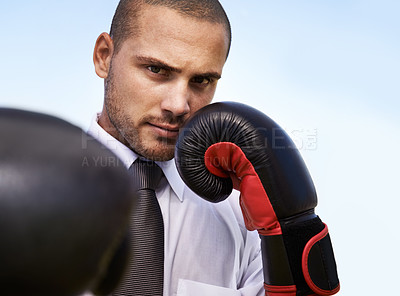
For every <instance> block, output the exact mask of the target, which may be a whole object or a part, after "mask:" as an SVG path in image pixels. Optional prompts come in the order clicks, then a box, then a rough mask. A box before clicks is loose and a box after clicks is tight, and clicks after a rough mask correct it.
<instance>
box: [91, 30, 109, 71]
mask: <svg viewBox="0 0 400 296" xmlns="http://www.w3.org/2000/svg"><path fill="white" fill-rule="evenodd" d="M113 53H114V42H113V41H112V39H111V36H110V35H109V34H107V33H102V34H100V36H99V37H98V38H97V40H96V45H95V47H94V52H93V63H94V68H95V71H96V74H97V75H98V76H99V77H101V78H107V76H108V71H109V69H110V63H111V57H112V55H113Z"/></svg>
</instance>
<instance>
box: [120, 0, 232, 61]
mask: <svg viewBox="0 0 400 296" xmlns="http://www.w3.org/2000/svg"><path fill="white" fill-rule="evenodd" d="M135 27H136V30H135V32H134V34H133V36H132V37H130V38H128V39H127V40H126V41H127V42H126V43H130V44H131V45H133V46H135V47H139V46H140V47H141V49H146V50H147V51H157V54H158V55H159V54H162V55H165V56H179V55H187V54H188V52H190V51H191V52H192V55H194V56H195V55H199V56H205V55H213V56H215V57H219V56H221V55H222V56H223V60H224V61H225V59H226V55H227V51H228V47H229V37H228V33H227V30H226V28H225V27H224V25H223V24H218V23H212V22H210V21H208V20H203V19H198V18H195V17H191V16H186V15H183V14H181V13H179V12H178V11H176V10H173V9H171V8H167V7H164V6H152V5H144V7H143V8H142V9H141V10H140V13H139V14H138V16H137V19H136V24H135ZM159 58H160V57H159Z"/></svg>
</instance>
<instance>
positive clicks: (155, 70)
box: [147, 66, 167, 75]
mask: <svg viewBox="0 0 400 296" xmlns="http://www.w3.org/2000/svg"><path fill="white" fill-rule="evenodd" d="M147 69H148V70H150V71H151V72H153V73H154V74H160V75H166V73H167V70H165V69H163V68H161V67H158V66H147Z"/></svg>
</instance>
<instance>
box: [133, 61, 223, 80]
mask: <svg viewBox="0 0 400 296" xmlns="http://www.w3.org/2000/svg"><path fill="white" fill-rule="evenodd" d="M136 59H137V60H138V61H140V62H143V63H148V64H151V65H153V66H157V67H160V68H163V69H165V70H168V71H171V72H175V73H182V70H181V69H178V68H175V67H173V66H170V65H168V64H166V63H164V62H162V61H160V60H158V59H156V58H152V57H146V56H136ZM194 77H209V78H214V79H217V80H218V79H220V78H221V74H219V73H218V72H206V73H198V74H195V75H194Z"/></svg>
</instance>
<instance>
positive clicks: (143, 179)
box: [129, 158, 163, 191]
mask: <svg viewBox="0 0 400 296" xmlns="http://www.w3.org/2000/svg"><path fill="white" fill-rule="evenodd" d="M129 172H130V173H131V175H132V176H133V180H134V184H135V188H136V189H137V190H141V189H151V190H154V191H155V190H156V188H157V186H158V184H159V183H160V181H161V177H162V176H163V172H162V170H161V168H160V167H159V166H158V165H157V164H156V163H155V162H154V161H147V160H142V159H140V158H138V159H136V161H135V162H134V163H133V164H132V165H131V167H130V168H129Z"/></svg>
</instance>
